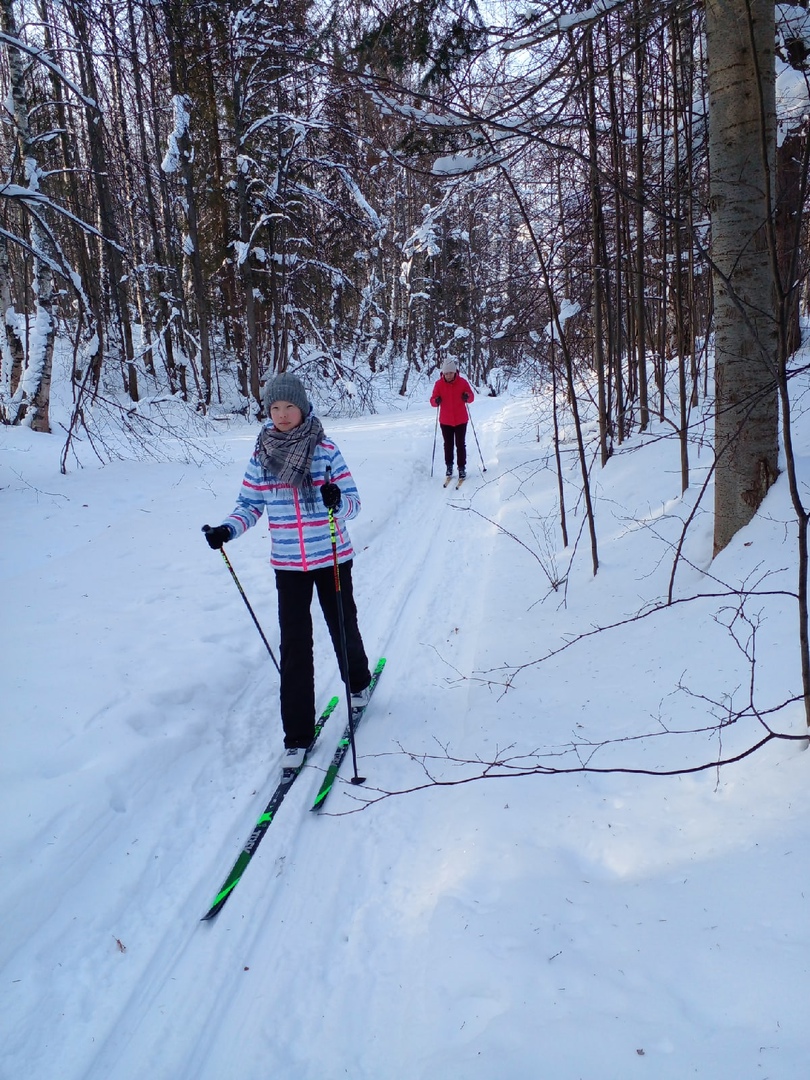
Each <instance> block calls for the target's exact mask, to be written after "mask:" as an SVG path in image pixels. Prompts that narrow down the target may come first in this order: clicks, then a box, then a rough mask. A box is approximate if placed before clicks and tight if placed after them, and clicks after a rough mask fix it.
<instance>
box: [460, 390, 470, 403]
mask: <svg viewBox="0 0 810 1080" xmlns="http://www.w3.org/2000/svg"><path fill="white" fill-rule="evenodd" d="M461 400H462V401H469V400H470V395H469V394H468V393H467V391H466V390H465V391H464V393H463V394H462V395H461Z"/></svg>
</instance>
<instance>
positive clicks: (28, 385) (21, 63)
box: [0, 0, 56, 432]
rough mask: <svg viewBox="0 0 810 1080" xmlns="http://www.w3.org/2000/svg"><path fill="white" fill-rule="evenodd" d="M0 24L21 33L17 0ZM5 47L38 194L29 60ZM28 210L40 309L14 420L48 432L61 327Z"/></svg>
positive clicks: (38, 223)
mask: <svg viewBox="0 0 810 1080" xmlns="http://www.w3.org/2000/svg"><path fill="white" fill-rule="evenodd" d="M0 27H2V29H3V32H4V33H5V34H6V35H7V36H8V38H9V39H14V38H16V37H17V24H16V21H15V18H14V10H13V5H12V0H0ZM5 51H6V59H7V61H8V69H9V85H10V88H11V99H12V109H11V111H12V115H13V120H14V129H15V135H16V138H17V145H18V148H19V154H20V160H21V162H22V168H23V184H24V186H25V187H27V188H28V190H29V191H30V192H31V193H32V194H34V195H36V194H37V193H38V192H39V177H40V170H39V165H38V164H37V161H36V158H35V157H34V142H33V139H32V136H31V131H30V125H29V115H28V98H27V95H26V90H25V70H26V62H25V60H24V59H23V56H22V53H21V52H20V50H19V49H18V48H17V47H16V46H15V45H14V44H13V43H12V41H10V40H6V48H5ZM28 210H29V220H30V230H31V232H30V235H31V248H32V250H33V252H34V281H33V286H34V298H35V313H34V318H33V320H31V333H30V337H29V340H30V346H29V352H28V358H27V364H26V366H25V369H24V371H23V377H22V380H21V384H20V387H19V391H18V394H17V395H16V396H17V402H16V414H13V415H12V421H13V422H14V423H16V424H22V423H25V424H27V425H28V426H29V427H31V428H32V429H33V430H34V431H45V432H48V431H50V430H51V426H50V419H49V409H50V396H51V368H52V364H53V343H54V335H55V331H56V327H55V324H54V317H53V308H54V303H55V298H54V288H53V272H52V271H51V267H50V263H49V261H48V257H47V256H48V252H49V251H50V249H51V242H50V237H49V236H48V233H47V230H46V228H45V226H44V222H43V220H42V218H41V217H40V214H41V213H42V208H41V207H40V206H39V205H38V204H37V203H36V202H34V201H32V202H31V204H30V206H29V207H28ZM29 318H30V316H29Z"/></svg>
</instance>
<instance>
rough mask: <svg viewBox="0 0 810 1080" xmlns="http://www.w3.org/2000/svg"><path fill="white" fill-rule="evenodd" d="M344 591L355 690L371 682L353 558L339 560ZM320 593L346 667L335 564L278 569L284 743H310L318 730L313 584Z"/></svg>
mask: <svg viewBox="0 0 810 1080" xmlns="http://www.w3.org/2000/svg"><path fill="white" fill-rule="evenodd" d="M339 570H340V595H341V599H342V601H343V620H344V625H345V630H346V652H347V655H348V660H349V685H350V686H351V688H352V693H353V694H356V693H357V692H358V691H359V690H365V688H366V687H367V686H368V684H369V683H370V682H371V672H370V671H369V666H368V658H367V657H366V652H365V649H364V648H363V639H362V638H361V637H360V629H359V627H358V625H357V607H356V606H355V603H354V595H353V593H352V560H351V559H350V560H349V561H348V562H344V563H341V564H340V568H339ZM313 586H314V588H315V589H316V590H317V593H318V601H319V603H320V605H321V611H322V612H323V615H324V619H325V620H326V625H327V626H328V628H329V634H330V636H331V638H332V644H333V646H334V648H335V655H336V656H337V659H338V667H339V668H340V671H341V673H342V672H343V658H342V650H341V644H340V622H339V616H338V606H337V591H336V589H335V568H334V566H328V567H323V568H322V569H320V570H276V589H277V591H278V624H279V628H280V629H281V665H280V666H281V723H282V725H283V727H284V745H285V746H286V747H287V748H288V749H289V748H290V747H295V746H309V744H310V743H311V742H312V739H313V736H314V734H315V665H314V659H313V645H312V610H311V609H312V590H313Z"/></svg>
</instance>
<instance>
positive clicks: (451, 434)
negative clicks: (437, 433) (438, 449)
mask: <svg viewBox="0 0 810 1080" xmlns="http://www.w3.org/2000/svg"><path fill="white" fill-rule="evenodd" d="M441 428H442V438H443V439H444V463H445V465H446V466H447V468H448V469H450V470H451V471H452V468H453V444H454V443H455V448H456V456H457V458H458V469H459V472H461V471H462V470H463V469H466V468H467V443H466V441H465V440H466V437H467V425H466V424H456V426H455V427H454V426H453V425H452V424H442V425H441Z"/></svg>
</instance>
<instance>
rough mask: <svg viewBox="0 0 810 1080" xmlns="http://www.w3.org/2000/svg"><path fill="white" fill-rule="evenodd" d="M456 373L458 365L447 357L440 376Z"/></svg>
mask: <svg viewBox="0 0 810 1080" xmlns="http://www.w3.org/2000/svg"><path fill="white" fill-rule="evenodd" d="M454 371H458V364H457V363H456V362H455V360H454V359H453V357H452V356H448V357H447V359H446V360H445V362H444V363H443V364H442V375H450V374H451V372H454Z"/></svg>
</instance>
